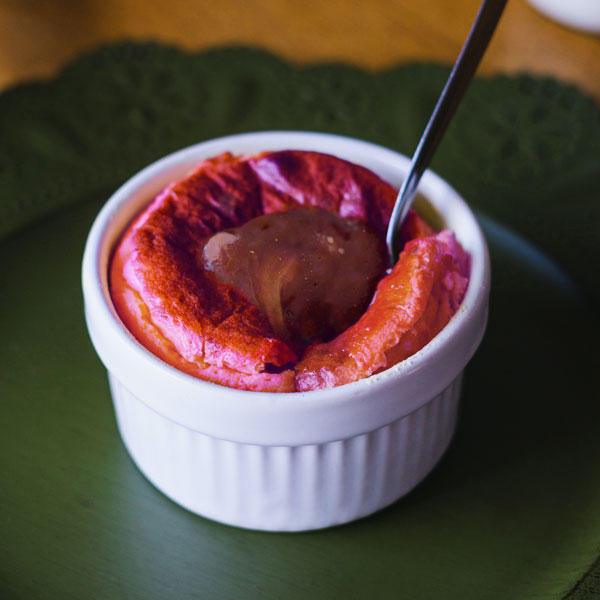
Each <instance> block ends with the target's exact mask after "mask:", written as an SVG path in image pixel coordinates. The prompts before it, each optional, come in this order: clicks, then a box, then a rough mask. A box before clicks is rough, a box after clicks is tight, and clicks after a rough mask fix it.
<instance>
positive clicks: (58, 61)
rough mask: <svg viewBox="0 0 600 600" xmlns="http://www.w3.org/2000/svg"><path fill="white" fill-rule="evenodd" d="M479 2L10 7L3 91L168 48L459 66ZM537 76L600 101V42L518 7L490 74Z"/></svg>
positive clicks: (370, 64) (489, 60) (15, 1)
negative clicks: (158, 46)
mask: <svg viewBox="0 0 600 600" xmlns="http://www.w3.org/2000/svg"><path fill="white" fill-rule="evenodd" d="M478 6H479V1H478V0H453V1H452V2H449V1H447V0H422V1H421V2H419V3H414V2H410V1H409V0H372V1H371V2H369V3H366V2H365V3H359V2H357V1H356V0H354V1H353V0H329V2H321V1H320V0H285V1H283V2H282V1H281V0H247V1H245V2H242V1H241V0H219V1H218V2H208V1H206V0H204V1H202V0H197V1H195V2H194V1H190V0H171V1H170V2H169V3H168V4H165V3H164V2H160V1H159V0H82V1H80V2H76V1H74V0H72V1H64V2H44V3H40V2H36V1H35V0H3V2H2V3H0V89H1V88H4V87H7V86H10V85H12V84H14V83H18V82H21V81H25V80H29V79H32V78H39V77H48V76H52V75H53V74H54V73H56V71H57V70H58V69H60V67H61V66H62V65H64V64H65V63H67V62H68V61H69V60H71V59H72V58H73V57H75V56H76V55H78V54H79V53H81V52H82V51H83V50H86V49H90V48H92V47H94V46H97V45H98V44H101V43H105V42H110V41H114V40H120V39H124V38H134V39H158V40H160V41H163V42H168V43H173V44H176V45H181V46H184V47H186V48H190V49H202V48H207V47H211V46H215V45H223V44H231V43H237V44H251V45H258V46H261V47H264V48H267V49H269V50H272V51H275V52H277V53H279V54H280V55H282V56H283V57H286V58H288V59H293V60H297V61H301V62H302V63H306V62H315V61H332V60H333V61H345V62H351V63H354V64H358V65H361V66H364V67H367V68H371V69H378V68H382V67H386V66H388V65H392V64H395V63H399V62H406V61H413V60H434V61H445V62H453V61H454V59H455V58H456V55H457V53H458V50H459V49H460V46H461V44H462V42H463V40H464V38H465V36H466V34H467V31H468V29H469V26H470V24H471V22H472V20H473V18H474V16H475V14H476V12H477V8H478ZM522 70H526V71H531V72H535V73H543V74H548V75H554V76H556V77H558V78H560V79H563V80H565V81H570V82H573V83H576V84H578V85H579V86H580V87H581V88H582V89H584V90H585V91H587V92H588V93H591V94H592V95H594V96H595V97H596V98H597V99H598V98H600V37H598V36H593V35H588V34H583V33H579V32H576V31H573V30H569V29H566V28H564V27H561V26H559V25H557V24H555V23H553V22H551V21H549V20H547V19H546V18H544V17H542V16H541V15H540V14H538V13H537V12H536V11H534V10H533V9H532V8H531V7H530V6H529V5H528V4H527V3H526V2H525V1H524V0H511V1H510V2H509V5H508V7H507V9H506V13H505V15H504V17H503V20H502V22H501V24H500V28H499V30H498V32H497V35H496V37H495V39H494V40H493V41H492V44H491V47H490V49H489V52H488V54H487V56H486V58H485V60H484V62H483V64H482V67H481V72H482V73H495V72H515V71H522Z"/></svg>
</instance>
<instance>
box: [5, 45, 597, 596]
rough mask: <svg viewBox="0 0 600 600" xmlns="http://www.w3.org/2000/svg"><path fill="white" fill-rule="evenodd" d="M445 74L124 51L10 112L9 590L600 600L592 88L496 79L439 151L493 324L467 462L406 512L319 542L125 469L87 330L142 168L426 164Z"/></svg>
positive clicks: (464, 455)
mask: <svg viewBox="0 0 600 600" xmlns="http://www.w3.org/2000/svg"><path fill="white" fill-rule="evenodd" d="M447 74H448V69H447V68H446V67H441V66H435V65H420V64H416V65H406V66H399V67H397V68H394V69H390V70H387V71H384V72H380V73H377V74H370V73H367V72H365V71H362V70H359V69H356V68H353V67H350V66H343V65H320V66H312V67H299V66H296V65H291V64H289V63H286V62H283V61H281V60H279V59H277V58H276V57H274V56H272V55H270V54H267V53H264V52H261V51H257V50H250V49H247V48H224V49H219V50H214V51H211V52H204V53H202V54H191V53H184V52H181V51H179V50H176V49H173V48H166V47H163V46H159V45H155V44H121V45H116V46H111V47H107V48H102V49H99V50H97V51H95V52H92V53H90V54H88V55H86V56H83V57H81V58H80V59H78V60H77V61H75V62H74V63H73V64H72V65H70V66H69V67H68V68H67V69H66V70H65V71H64V72H63V73H62V74H61V75H60V76H59V77H58V78H56V79H55V80H53V81H51V82H47V83H37V84H31V85H26V86H20V87H18V88H15V89H12V90H8V91H6V92H4V93H2V94H1V95H0V190H2V191H1V196H0V236H3V237H4V238H6V239H5V241H4V242H2V244H1V245H0V259H1V260H0V328H1V330H2V331H3V338H2V341H1V343H0V362H2V364H3V365H5V369H4V373H2V376H1V379H0V410H2V416H3V419H2V423H3V433H2V436H0V457H1V458H0V465H1V470H0V480H1V481H2V482H4V487H3V488H2V487H0V511H1V512H0V540H2V544H0V597H4V596H6V597H8V598H35V597H48V598H55V597H65V598H67V597H73V598H81V597H86V598H102V597H123V598H130V597H131V598H137V597H140V598H151V597H157V598H158V597H177V598H191V597H198V598H220V597H223V598H244V597H247V598H302V597H308V596H310V597H323V598H337V597H344V596H345V597H350V598H353V597H356V598H361V597H367V595H371V596H372V597H385V598H388V597H389V598H395V597H407V598H423V599H426V598H440V597H443V598H458V597H460V598H490V599H491V598H504V599H513V598H557V599H558V598H569V599H571V600H573V599H577V600H582V599H587V598H593V597H596V596H597V595H598V594H599V593H600V564H599V562H598V556H599V554H600V509H599V508H598V507H599V506H600V502H599V501H600V441H598V440H600V402H599V401H598V392H597V389H596V388H595V387H594V385H595V381H594V378H593V376H592V373H593V369H594V368H595V367H596V366H597V364H598V359H599V358H600V356H599V354H598V350H597V348H596V346H595V344H594V343H593V341H594V340H595V339H596V336H597V335H598V333H599V331H598V320H597V317H596V309H597V305H598V299H600V284H599V283H598V278H597V272H598V265H599V264H600V261H599V258H600V256H599V254H600V245H599V244H598V235H597V232H596V228H597V226H598V224H600V219H599V218H598V217H599V213H600V111H599V110H598V107H597V106H596V105H595V103H594V102H593V101H592V100H591V99H590V98H587V97H586V96H584V95H583V94H581V93H580V92H579V91H578V90H576V89H575V88H573V87H570V86H566V85H563V84H560V83H558V82H556V81H553V80H550V79H540V78H534V77H530V76H526V75H522V76H517V77H496V78H492V79H485V80H477V81H475V82H474V84H473V85H472V87H471V89H470V90H469V92H468V94H467V96H466V98H465V101H464V103H463V104H462V105H461V107H460V109H459V111H458V113H457V115H456V119H455V121H454V122H453V123H452V125H451V127H450V129H449V131H448V133H447V136H446V138H445V139H444V141H443V142H442V145H441V146H440V149H439V152H438V154H437V156H436V159H435V162H434V165H433V168H434V170H436V171H437V172H438V173H439V174H441V175H442V176H444V177H445V178H446V179H447V180H449V181H450V182H451V183H452V184H453V185H454V186H455V187H456V188H457V189H458V190H459V191H460V192H461V193H462V194H463V195H464V196H465V197H466V198H467V200H468V201H469V202H470V203H471V204H472V205H473V206H474V207H476V208H477V209H478V210H479V211H480V213H481V215H482V216H481V218H482V222H483V224H484V226H485V230H486V234H487V235H488V239H489V240H490V248H491V252H492V260H493V266H494V284H493V286H494V287H493V290H492V316H491V320H490V327H489V331H488V334H487V336H486V340H485V341H484V344H483V345H482V348H481V350H480V352H479V353H478V355H477V356H476V358H475V360H474V362H473V364H472V366H471V368H470V369H469V372H468V378H467V383H466V388H465V394H464V403H463V412H462V414H461V421H460V426H459V431H458V433H457V436H456V439H455V441H454V443H453V445H452V447H451V450H450V452H449V454H448V455H447V457H446V458H445V459H444V461H443V463H442V464H441V465H440V467H439V468H438V469H437V470H436V472H435V473H434V474H433V475H432V477H431V478H429V479H428V480H427V482H426V483H425V484H424V485H423V486H421V487H420V488H419V489H418V490H416V491H415V492H414V493H413V494H411V495H410V496H409V497H408V498H406V499H404V500H402V501H401V502H399V503H398V504H396V505H395V506H394V507H392V508H391V509H388V510H386V511H383V512H382V513H379V514H378V515H375V516H373V517H371V518H369V519H366V520H364V521H361V522H359V523H355V524H351V525H348V526H345V527H341V528H337V529H332V530H330V531H325V532H318V533H313V534H299V535H272V534H261V533H256V532H244V531H241V530H235V529H232V528H228V527H224V526H221V525H218V524H214V523H211V522H209V521H206V520H204V519H201V518H199V517H195V516H193V515H191V514H189V513H187V512H185V511H183V510H182V509H179V508H178V507H176V506H175V505H174V504H172V503H170V502H169V501H168V500H166V499H165V498H164V497H162V496H161V495H160V494H159V493H158V492H156V491H155V490H154V489H153V488H152V487H151V486H150V485H149V484H147V483H146V482H145V480H144V479H143V478H142V476H141V475H139V473H138V472H137V471H136V469H135V468H134V467H133V466H132V465H131V463H130V462H129V459H128V458H127V456H126V454H125V451H124V450H123V448H122V446H121V444H120V442H119V441H118V437H117V434H116V429H115V425H114V419H113V417H112V414H111V412H110V402H109V400H108V391H107V386H106V381H105V376H104V373H103V372H102V368H101V366H100V365H99V362H98V360H97V359H96V357H95V356H94V354H93V351H92V349H91V347H90V344H89V342H88V340H87V337H86V334H85V329H84V326H83V319H82V315H81V298H80V292H79V276H78V270H79V262H80V256H81V250H82V244H83V241H84V238H85V235H86V232H87V229H88V228H89V225H90V223H91V220H92V219H93V216H94V214H95V213H96V211H97V210H98V208H99V206H100V204H101V202H103V201H104V200H105V199H106V198H107V197H108V195H109V194H110V193H111V192H112V191H113V190H114V189H116V187H117V186H118V185H119V184H120V183H122V182H123V181H124V180H125V179H126V178H127V177H129V176H130V175H131V174H133V173H134V172H135V171H136V170H138V169H139V168H141V167H142V166H144V165H146V164H147V163H149V162H150V161H152V160H154V159H156V158H158V157H160V156H162V155H164V154H165V153H168V152H170V151H172V150H176V149H178V148H181V147H183V146H186V145H189V144H192V143H196V142H199V141H202V140H204V139H208V138H212V137H215V136H220V135H226V134H229V133H235V132H242V131H253V130H261V129H305V130H319V131H328V132H334V133H341V134H346V135H352V136H355V137H359V138H363V139H367V140H371V141H374V142H377V143H381V144H384V145H386V146H389V147H391V148H394V149H397V150H399V151H402V152H404V153H407V154H410V153H411V152H412V150H413V148H414V146H415V144H416V141H417V139H418V137H419V135H420V133H421V131H422V128H423V126H424V124H425V122H426V119H427V117H428V115H429V113H430V110H431V108H432V107H433V104H434V103H435V100H436V98H437V95H438V93H439V91H440V89H441V87H442V85H443V82H444V80H445V78H446V77H447ZM35 221H38V223H37V224H36V223H35ZM516 234H520V235H521V236H523V238H526V239H527V240H529V242H525V241H524V240H523V239H522V238H521V237H518V235H516ZM530 242H531V243H533V245H531V244H530ZM540 250H541V252H540ZM557 265H558V266H560V267H562V268H563V269H564V271H560V270H559V269H558V267H557ZM565 273H567V274H568V276H567V275H565ZM582 294H583V295H582ZM491 382H493V383H491ZM490 388H491V389H490ZM480 390H486V396H485V398H484V399H482V398H481V394H480V393H479V391H480ZM2 592H4V595H3V594H2Z"/></svg>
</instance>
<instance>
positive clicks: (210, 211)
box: [110, 149, 470, 392]
mask: <svg viewBox="0 0 600 600" xmlns="http://www.w3.org/2000/svg"><path fill="white" fill-rule="evenodd" d="M396 194H397V191H396V189H395V188H394V187H393V186H392V185H390V184H389V183H387V182H385V181H383V180H382V179H381V178H380V177H379V176H377V175H376V174H375V173H373V172H371V171H370V170H368V169H366V168H364V167H362V166H360V165H357V164H354V163H351V162H349V161H346V160H343V159H341V158H338V157H335V156H333V155H331V154H326V153H321V152H315V151H306V150H294V149H287V150H280V151H272V152H268V151H267V152H260V153H258V154H254V155H237V156H234V155H233V154H231V153H230V152H225V153H222V154H219V155H217V156H215V157H210V158H208V159H205V160H203V161H201V162H200V163H199V164H198V165H196V166H195V167H194V168H193V170H192V171H191V172H190V173H189V174H188V175H187V176H186V177H184V178H183V179H180V180H178V181H175V182H172V183H170V185H168V186H167V187H166V188H165V189H164V190H162V191H161V192H160V193H159V194H158V195H157V196H156V197H155V198H154V199H153V200H152V201H151V202H150V203H149V205H148V206H147V207H146V208H145V209H144V210H143V211H142V212H141V214H139V215H138V216H137V218H136V219H135V220H134V221H133V223H132V224H131V225H130V226H129V227H128V229H127V231H126V233H125V235H124V236H123V238H122V239H121V241H120V242H119V245H118V247H117V249H116V251H115V254H114V256H113V259H112V263H111V270H110V293H111V297H112V300H113V302H114V305H115V308H116V310H117V312H118V314H119V316H120V318H121V320H122V321H123V323H124V324H125V325H126V327H127V328H128V329H129V331H130V332H131V333H132V334H133V335H134V336H135V338H136V339H137V340H138V341H139V342H140V343H141V344H143V346H144V347H145V348H147V349H148V350H150V351H151V352H153V353H154V354H155V355H156V356H158V357H159V358H161V359H162V360H164V361H165V362H167V363H169V364H170V365H172V366H174V367H176V368H178V369H179V370H181V371H183V372H185V373H188V374H190V375H193V376H196V377H198V378H200V379H204V380H207V381H211V382H213V383H218V384H221V385H227V386H229V387H233V388H238V389H242V390H252V391H267V392H294V391H310V390H314V389H321V388H327V387H334V386H338V385H343V384H347V383H351V382H353V381H356V380H358V379H362V378H365V377H368V376H370V375H372V374H373V373H376V372H379V371H382V370H384V369H387V368H389V367H390V366H393V365H394V364H397V363H398V362H400V361H401V360H404V359H405V358H407V357H409V356H411V355H412V354H414V353H415V352H417V351H418V350H420V348H422V347H423V346H424V345H425V344H426V343H428V342H429V341H430V340H431V339H432V338H433V337H434V336H435V335H436V334H437V333H439V332H440V331H441V329H443V327H444V326H445V325H446V324H447V323H448V321H449V320H450V319H451V317H452V316H453V315H454V314H455V313H456V311H457V310H458V307H459V305H460V303H461V301H462V299H463V297H464V294H465V291H466V288H467V284H468V278H469V270H470V264H469V263H470V259H469V256H468V254H467V253H466V252H465V251H464V250H463V248H462V246H461V245H460V244H459V243H458V242H457V241H456V238H455V237H454V234H453V233H452V232H451V231H449V230H447V229H444V230H443V231H441V232H439V233H437V232H436V231H435V230H434V229H432V228H431V227H430V226H429V225H428V224H427V223H426V222H425V221H424V220H423V219H422V218H421V217H420V216H419V215H418V214H416V213H415V212H413V211H411V212H410V213H409V215H408V217H407V219H406V220H405V222H404V224H403V228H402V231H401V237H402V245H403V250H402V252H401V254H400V257H399V259H398V262H397V264H396V265H395V266H394V268H393V269H392V270H391V272H390V273H389V274H387V273H386V271H385V268H386V266H387V264H386V263H387V261H386V256H385V245H384V240H385V231H386V228H387V224H388V220H389V216H390V214H391V210H392V207H393V205H394V201H395V198H396Z"/></svg>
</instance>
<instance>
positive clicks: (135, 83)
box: [0, 43, 600, 600]
mask: <svg viewBox="0 0 600 600" xmlns="http://www.w3.org/2000/svg"><path fill="white" fill-rule="evenodd" d="M447 75H448V68H447V67H443V66H437V65H430V64H413V65H403V66H398V67H395V68H392V69H388V70H385V71H382V72H378V73H369V72H366V71H364V70H361V69H358V68H355V67H352V66H348V65H317V66H298V65H293V64H290V63H288V62H284V61H282V60H280V59H278V58H277V57H275V56H273V55H271V54H268V53H266V52H263V51H259V50H254V49H249V48H241V47H230V48H222V49H216V50H212V51H206V52H202V53H188V52H184V51H181V50H178V49H174V48H170V47H165V46H161V45H158V44H154V43H149V44H139V43H122V44H117V45H113V46H108V47H104V48H100V49H98V50H96V51H93V52H91V53H89V54H87V55H85V56H82V57H80V58H79V59H77V60H76V61H74V62H73V63H72V64H71V65H70V66H68V67H67V68H66V69H65V70H64V71H63V72H62V73H61V74H60V75H59V76H58V77H57V78H55V79H53V80H52V81H48V82H43V83H33V84H28V85H23V86H19V87H16V88H13V89H10V90H7V91H4V92H3V93H1V94H0V190H2V192H1V193H2V196H1V200H0V236H6V235H9V234H10V233H12V232H15V231H17V230H18V229H19V228H22V227H23V226H24V225H26V224H27V223H29V222H31V221H32V220H34V219H39V218H42V217H44V216H45V215H48V214H50V213H52V212H55V211H57V210H59V209H62V208H66V207H69V206H70V205H73V204H74V203H77V202H84V201H85V200H86V199H88V198H91V197H98V194H99V193H106V195H107V197H108V195H109V194H110V193H111V192H112V191H114V190H115V189H116V188H117V187H118V185H120V184H121V183H122V182H123V181H124V180H125V179H127V178H128V177H129V176H130V175H132V174H133V173H134V172H135V171H137V170H138V169H140V168H141V167H143V166H145V165H146V164H148V163H149V162H151V161H153V160H155V159H157V158H159V157H160V156H163V155H164V154H166V153H169V152H171V151H174V150H176V149H179V148H181V147H184V146H187V145H190V144H193V143H197V142H200V141H202V140H205V139H209V138H213V137H217V136H222V135H227V134H231V133H237V132H244V131H256V130H267V129H303V130H315V131H326V132H332V133H340V134H344V135H350V136H354V137H358V138H362V139H366V140H370V141H373V142H376V143H379V144H383V145H385V146H388V147H390V148H393V149H395V150H399V151H401V152H404V153H406V154H411V153H412V151H413V149H414V147H415V144H416V142H417V140H418V138H419V136H420V134H421V131H422V129H423V127H424V125H425V122H426V120H427V118H428V116H429V114H430V112H431V109H432V108H433V105H434V103H435V101H436V99H437V96H438V94H439V92H440V90H441V87H442V85H443V83H444V81H445V79H446V77H447ZM432 168H433V169H434V170H435V171H437V172H438V173H439V174H440V175H441V176H443V177H444V178H446V179H447V180H448V181H449V182H450V183H452V184H453V185H454V187H456V188H457V190H458V191H459V192H460V193H461V194H462V195H463V196H464V197H465V198H466V199H467V200H468V201H469V202H470V203H471V205H472V206H474V207H475V208H476V209H478V210H479V211H481V212H482V213H484V214H488V215H490V216H491V217H492V218H494V219H496V220H497V221H499V222H501V223H503V224H505V225H507V226H508V227H510V228H511V229H513V230H514V231H516V232H518V233H520V234H522V235H524V236H525V237H527V238H528V239H529V240H531V241H532V242H534V243H535V244H537V245H538V246H539V247H541V248H542V250H543V251H544V252H545V253H546V254H548V255H549V256H550V257H552V258H553V259H554V260H555V261H556V262H557V263H559V264H561V265H562V266H563V267H564V268H565V269H566V271H567V272H568V273H569V274H570V275H571V276H572V277H573V278H574V279H575V280H576V281H577V282H578V283H579V285H580V286H581V287H582V288H583V289H585V290H586V291H587V292H588V293H589V294H590V295H591V296H592V297H593V298H594V299H595V300H598V299H600V283H599V279H598V276H597V273H598V265H599V264H600V244H599V243H598V239H599V235H598V230H597V229H598V227H599V225H600V110H599V108H598V106H597V105H596V103H595V102H594V101H593V100H592V99H591V98H589V97H587V96H585V95H584V94H582V93H581V92H580V91H578V90H577V89H576V88H574V87H572V86H569V85H565V84H563V83H559V82H557V81H555V80H552V79H548V78H538V77H532V76H529V75H519V76H498V77H493V78H487V79H478V80H476V81H475V82H474V83H473V85H472V87H471V88H470V90H469V92H468V93H467V96H466V97H465V100H464V102H463V104H462V105H461V107H460V109H459V111H458V113H457V115H456V118H455V120H454V121H453V123H452V125H451V126H450V128H449V130H448V133H447V135H446V137H445V139H444V141H443V142H442V144H441V146H440V148H439V151H438V154H437V155H436V158H435V161H434V164H433V165H432ZM599 593H600V563H598V562H596V564H595V566H594V567H592V569H591V571H590V572H589V573H588V574H587V575H586V576H585V577H584V579H583V580H582V581H580V582H579V583H578V584H577V586H576V587H575V588H574V589H573V590H572V591H571V592H570V593H569V594H568V596H567V597H568V598H569V599H570V600H584V599H588V598H592V597H597V594H599Z"/></svg>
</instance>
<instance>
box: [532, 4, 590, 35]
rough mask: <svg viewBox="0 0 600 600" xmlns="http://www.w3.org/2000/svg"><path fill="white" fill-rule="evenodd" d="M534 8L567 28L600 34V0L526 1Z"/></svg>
mask: <svg viewBox="0 0 600 600" xmlns="http://www.w3.org/2000/svg"><path fill="white" fill-rule="evenodd" d="M528 1H529V4H531V5H532V6H533V7H534V8H536V9H537V10H539V11H540V12H541V13H543V14H544V15H546V16H547V17H549V18H550V19H554V20H555V21H558V22H559V23H562V24H563V25H566V26H567V27H573V28H575V29H580V30H581V31H585V32H587V33H600V0H528Z"/></svg>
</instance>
